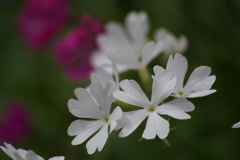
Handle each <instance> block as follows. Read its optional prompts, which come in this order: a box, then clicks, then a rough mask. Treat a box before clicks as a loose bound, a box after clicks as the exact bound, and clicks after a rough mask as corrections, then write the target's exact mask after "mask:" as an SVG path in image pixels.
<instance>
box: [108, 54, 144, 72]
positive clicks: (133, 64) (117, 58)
mask: <svg viewBox="0 0 240 160" xmlns="http://www.w3.org/2000/svg"><path fill="white" fill-rule="evenodd" d="M108 57H109V58H110V59H111V60H112V61H113V62H115V63H118V64H122V65H125V66H128V68H129V69H137V68H138V67H140V62H139V61H138V57H137V56H136V54H135V53H134V52H129V51H122V52H118V53H116V54H112V55H108Z"/></svg>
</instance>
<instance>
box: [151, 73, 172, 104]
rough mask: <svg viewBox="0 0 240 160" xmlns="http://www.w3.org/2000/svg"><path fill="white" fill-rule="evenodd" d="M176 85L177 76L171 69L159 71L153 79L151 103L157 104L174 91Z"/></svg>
mask: <svg viewBox="0 0 240 160" xmlns="http://www.w3.org/2000/svg"><path fill="white" fill-rule="evenodd" d="M175 85H176V77H175V76H174V77H173V75H172V72H171V71H163V72H160V73H158V74H157V75H156V76H155V77H154V79H153V86H152V97H151V103H152V105H153V106H157V105H158V104H159V103H160V102H161V101H163V100H164V99H166V98H167V97H168V96H170V94H171V93H172V91H173V89H174V87H175Z"/></svg>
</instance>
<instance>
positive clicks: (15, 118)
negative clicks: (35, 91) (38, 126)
mask: <svg viewBox="0 0 240 160" xmlns="http://www.w3.org/2000/svg"><path fill="white" fill-rule="evenodd" d="M1 111H2V116H1V119H0V144H2V143H3V142H8V143H17V142H20V141H22V140H24V139H25V138H26V137H27V136H28V135H29V128H30V127H29V126H30V123H29V115H28V112H27V109H26V106H25V104H23V103H22V102H21V101H19V100H8V101H7V103H6V104H5V105H4V106H3V110H1Z"/></svg>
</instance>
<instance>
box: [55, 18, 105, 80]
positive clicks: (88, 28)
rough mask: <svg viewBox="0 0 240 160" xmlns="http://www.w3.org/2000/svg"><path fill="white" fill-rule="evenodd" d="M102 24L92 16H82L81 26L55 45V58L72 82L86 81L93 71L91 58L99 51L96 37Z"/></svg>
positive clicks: (101, 30)
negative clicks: (94, 52) (95, 51)
mask: <svg viewBox="0 0 240 160" xmlns="http://www.w3.org/2000/svg"><path fill="white" fill-rule="evenodd" d="M101 32H103V27H102V24H101V23H100V22H99V21H98V20H96V19H95V18H93V17H92V16H90V15H82V16H81V25H80V26H79V27H77V28H75V29H73V30H72V31H71V32H70V33H69V34H68V35H67V36H66V37H64V38H63V39H61V40H59V41H58V42H57V43H56V45H55V50H54V51H55V56H56V59H57V61H58V62H59V64H60V65H61V66H62V67H63V69H64V70H65V71H66V72H67V75H68V77H69V78H70V79H71V80H74V81H78V80H85V79H87V78H89V76H90V74H91V72H92V71H93V66H92V65H91V63H90V57H91V56H92V53H93V51H94V50H96V49H97V44H96V41H95V39H96V36H97V34H99V33H101Z"/></svg>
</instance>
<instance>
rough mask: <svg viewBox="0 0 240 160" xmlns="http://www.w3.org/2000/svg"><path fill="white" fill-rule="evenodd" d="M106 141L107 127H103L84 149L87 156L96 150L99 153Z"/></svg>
mask: <svg viewBox="0 0 240 160" xmlns="http://www.w3.org/2000/svg"><path fill="white" fill-rule="evenodd" d="M107 139H108V125H107V124H106V125H104V126H103V127H102V128H101V130H100V131H99V132H98V133H97V134H96V135H95V136H94V137H93V138H91V139H90V140H89V141H88V143H87V145H86V147H87V152H88V154H93V153H94V152H95V151H96V149H97V148H98V151H99V152H100V151H101V150H102V148H103V146H104V145H105V143H106V141H107Z"/></svg>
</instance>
